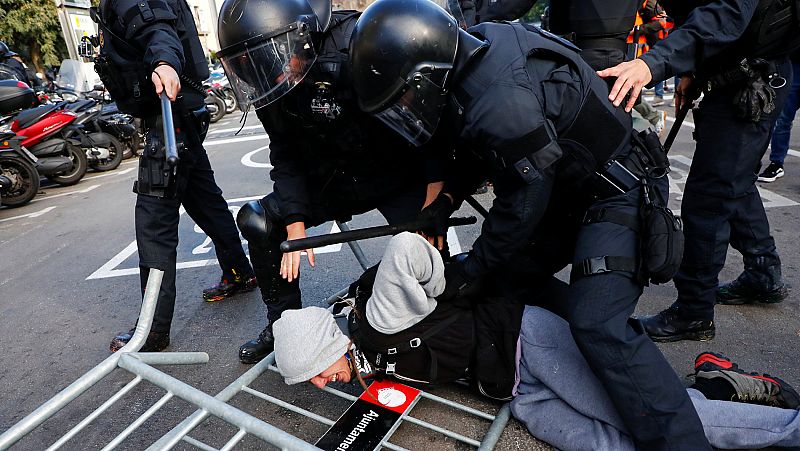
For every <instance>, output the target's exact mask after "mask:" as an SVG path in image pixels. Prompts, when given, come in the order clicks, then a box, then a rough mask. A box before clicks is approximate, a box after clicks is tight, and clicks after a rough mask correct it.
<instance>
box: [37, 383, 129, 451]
mask: <svg viewBox="0 0 800 451" xmlns="http://www.w3.org/2000/svg"><path fill="white" fill-rule="evenodd" d="M141 381H142V378H141V377H139V376H136V377H135V378H133V379H132V380H131V381H130V382H128V383H127V385H125V386H124V387H122V389H121V390H120V391H118V392H117V393H114V396H112V397H110V398H108V400H106V402H104V403H103V404H101V405H100V407H98V408H97V409H95V410H94V412H92V413H90V414H89V415H87V416H86V417H85V418H84V419H83V420H81V422H80V423H78V424H76V425H75V427H73V428H72V429H70V430H69V432H67V433H66V434H64V435H63V436H61V438H60V439H58V441H57V442H55V443H53V444H52V445H50V447H49V448H47V451H54V450H57V449H58V448H61V447H62V446H64V444H65V443H67V442H68V441H70V440H71V439H72V437H74V436H75V435H76V434H77V433H78V432H80V431H82V430H83V428H85V427H86V426H88V425H89V424H90V423H91V422H92V421H94V420H95V419H96V418H97V417H99V416H100V415H101V414H102V413H103V412H105V411H106V410H108V408H109V407H111V406H112V405H114V403H115V402H117V401H118V400H119V399H120V398H122V397H123V396H125V395H126V394H127V393H128V392H129V391H131V390H133V389H134V388H135V387H136V386H137V385H139V382H141Z"/></svg>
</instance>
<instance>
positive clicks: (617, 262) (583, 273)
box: [570, 256, 637, 281]
mask: <svg viewBox="0 0 800 451" xmlns="http://www.w3.org/2000/svg"><path fill="white" fill-rule="evenodd" d="M611 271H623V272H631V273H635V272H636V271H637V268H636V259H634V258H631V257H616V256H604V257H591V258H587V259H586V260H583V261H582V262H580V263H578V264H576V265H572V272H571V273H570V280H572V281H574V280H576V279H579V278H581V277H587V276H592V275H595V274H602V273H606V272H611Z"/></svg>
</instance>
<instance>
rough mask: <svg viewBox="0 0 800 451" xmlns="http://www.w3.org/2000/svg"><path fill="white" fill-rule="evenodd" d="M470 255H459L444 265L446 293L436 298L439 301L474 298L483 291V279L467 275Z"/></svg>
mask: <svg viewBox="0 0 800 451" xmlns="http://www.w3.org/2000/svg"><path fill="white" fill-rule="evenodd" d="M470 258H472V257H470V254H469V253H468V252H467V253H463V254H458V255H456V256H455V257H453V259H452V260H451V261H449V262H447V263H445V264H444V280H445V286H444V291H443V292H442V294H440V295H439V296H436V300H437V301H445V302H447V301H453V300H455V299H468V298H474V297H477V296H479V295H480V294H481V292H482V291H483V287H484V283H483V278H481V277H479V278H477V279H473V278H471V277H470V276H469V275H467V272H466V270H465V269H464V268H465V266H466V262H467V260H469V259H470Z"/></svg>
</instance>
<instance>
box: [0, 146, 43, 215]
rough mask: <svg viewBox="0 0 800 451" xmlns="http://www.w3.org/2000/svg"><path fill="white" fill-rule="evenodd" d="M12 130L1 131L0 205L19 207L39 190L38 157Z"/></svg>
mask: <svg viewBox="0 0 800 451" xmlns="http://www.w3.org/2000/svg"><path fill="white" fill-rule="evenodd" d="M20 141H21V139H20V138H19V137H18V136H17V135H15V134H14V133H11V132H5V133H0V205H3V206H6V207H19V206H22V205H25V204H27V203H28V202H30V201H31V200H32V199H33V198H34V197H35V196H36V193H38V192H39V173H38V172H37V171H36V167H35V164H36V157H35V156H33V154H31V153H30V152H29V151H28V150H26V149H25V148H24V147H22V145H21V144H20Z"/></svg>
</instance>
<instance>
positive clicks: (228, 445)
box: [219, 429, 247, 451]
mask: <svg viewBox="0 0 800 451" xmlns="http://www.w3.org/2000/svg"><path fill="white" fill-rule="evenodd" d="M245 435H247V431H244V430H242V429H239V431H238V432H237V433H236V435H234V436H233V437H231V439H230V440H228V443H226V444H225V446H223V447H222V448H220V449H219V450H220V451H230V450H232V449H233V447H234V446H236V444H237V443H239V442H241V441H242V439H243V438H244V436H245Z"/></svg>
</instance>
